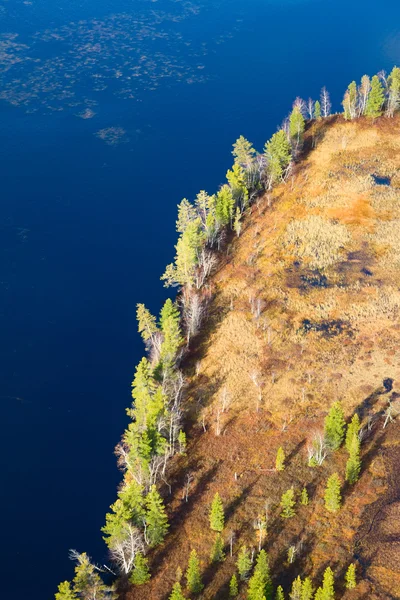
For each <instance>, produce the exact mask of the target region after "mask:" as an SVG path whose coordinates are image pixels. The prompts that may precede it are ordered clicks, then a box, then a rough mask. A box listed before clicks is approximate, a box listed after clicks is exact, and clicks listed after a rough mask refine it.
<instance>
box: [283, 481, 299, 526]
mask: <svg viewBox="0 0 400 600" xmlns="http://www.w3.org/2000/svg"><path fill="white" fill-rule="evenodd" d="M295 505H296V500H295V496H294V489H293V488H290V489H289V490H287V491H286V492H284V493H283V494H282V497H281V507H282V512H281V517H283V518H284V519H289V518H290V517H294V515H295V514H296V513H295V511H294V507H295Z"/></svg>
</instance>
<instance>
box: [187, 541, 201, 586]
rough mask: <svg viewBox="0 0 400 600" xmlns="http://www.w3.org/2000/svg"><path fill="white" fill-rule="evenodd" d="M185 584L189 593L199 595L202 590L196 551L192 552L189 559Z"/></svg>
mask: <svg viewBox="0 0 400 600" xmlns="http://www.w3.org/2000/svg"><path fill="white" fill-rule="evenodd" d="M186 582H187V588H188V590H189V592H192V594H200V592H201V591H202V589H203V588H204V585H203V582H202V581H201V575H200V562H199V559H198V557H197V552H196V550H192V551H191V553H190V557H189V564H188V568H187V570H186Z"/></svg>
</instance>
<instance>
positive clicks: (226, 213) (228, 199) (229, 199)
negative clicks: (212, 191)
mask: <svg viewBox="0 0 400 600" xmlns="http://www.w3.org/2000/svg"><path fill="white" fill-rule="evenodd" d="M234 209H235V200H234V198H233V195H232V190H231V188H230V187H229V185H226V184H225V185H223V186H222V187H221V189H220V190H219V191H218V192H217V195H216V200H215V216H216V220H217V226H218V227H226V226H227V225H232V220H233V214H234Z"/></svg>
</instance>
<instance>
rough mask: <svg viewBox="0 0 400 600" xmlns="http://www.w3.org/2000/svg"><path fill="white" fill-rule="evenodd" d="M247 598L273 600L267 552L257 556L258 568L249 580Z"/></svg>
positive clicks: (255, 568)
mask: <svg viewBox="0 0 400 600" xmlns="http://www.w3.org/2000/svg"><path fill="white" fill-rule="evenodd" d="M247 598H248V600H261V599H262V598H265V600H272V581H271V574H270V570H269V563H268V557H267V553H266V552H265V550H261V551H260V552H259V554H258V556H257V561H256V566H255V567H254V572H253V575H252V576H251V578H250V580H249V586H248V589H247Z"/></svg>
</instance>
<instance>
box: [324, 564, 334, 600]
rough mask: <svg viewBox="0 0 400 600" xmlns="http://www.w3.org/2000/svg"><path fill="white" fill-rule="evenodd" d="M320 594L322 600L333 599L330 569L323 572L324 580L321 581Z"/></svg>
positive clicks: (332, 582) (332, 579)
mask: <svg viewBox="0 0 400 600" xmlns="http://www.w3.org/2000/svg"><path fill="white" fill-rule="evenodd" d="M322 594H323V595H322V598H323V600H334V599H335V588H334V578H333V571H332V569H331V568H330V567H327V568H326V569H325V571H324V578H323V581H322Z"/></svg>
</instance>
